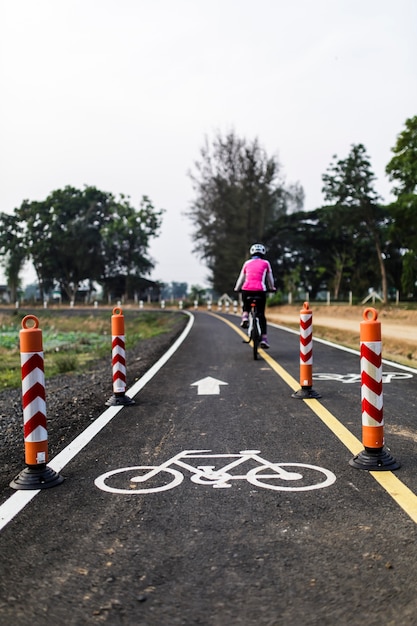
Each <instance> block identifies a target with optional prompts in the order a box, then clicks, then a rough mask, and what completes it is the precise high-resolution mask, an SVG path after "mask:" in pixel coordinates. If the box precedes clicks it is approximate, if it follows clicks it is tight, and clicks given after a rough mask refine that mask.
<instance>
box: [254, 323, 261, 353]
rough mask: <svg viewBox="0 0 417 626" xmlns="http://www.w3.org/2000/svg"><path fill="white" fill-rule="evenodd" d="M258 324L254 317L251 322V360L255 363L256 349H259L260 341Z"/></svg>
mask: <svg viewBox="0 0 417 626" xmlns="http://www.w3.org/2000/svg"><path fill="white" fill-rule="evenodd" d="M258 323H259V322H258V319H257V318H256V317H255V318H254V320H253V325H252V349H253V358H254V359H255V361H256V360H257V358H258V348H259V343H260V341H261V336H260V334H259V328H258Z"/></svg>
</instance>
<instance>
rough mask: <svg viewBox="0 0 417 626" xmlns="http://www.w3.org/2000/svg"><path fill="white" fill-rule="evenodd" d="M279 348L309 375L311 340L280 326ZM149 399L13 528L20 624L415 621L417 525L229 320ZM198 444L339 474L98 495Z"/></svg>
mask: <svg viewBox="0 0 417 626" xmlns="http://www.w3.org/2000/svg"><path fill="white" fill-rule="evenodd" d="M270 339H271V343H272V348H271V351H270V353H271V355H272V357H273V358H274V359H275V358H276V359H277V361H279V363H280V365H282V367H284V368H286V369H287V370H288V371H290V372H291V374H292V376H294V377H296V369H297V359H296V358H294V347H296V345H297V341H298V339H297V337H295V336H291V335H289V334H288V333H285V332H284V331H280V330H278V329H272V328H271V329H270ZM327 349H328V348H327V347H325V346H323V354H320V352H321V348H320V349H319V350H317V352H319V355H318V358H316V359H315V360H316V361H318V363H320V361H321V359H322V358H323V363H324V362H325V365H326V372H328V371H329V367H336V364H332V359H333V357H330V356H329V357H327V356H326V354H325V353H326V351H327ZM345 356H346V358H348V355H344V357H343V359H344V358H345ZM334 358H336V357H334ZM349 358H351V359H352V363H353V362H354V361H355V360H356V361H357V358H355V357H354V356H353V355H349ZM337 360H339V364H338V368H340V367H342V365H341V364H340V361H341V360H342V358H341V357H339V356H338V357H337ZM343 367H345V366H343ZM348 368H350V369H352V366H351V364H350V363H349V365H348ZM208 376H210V377H212V378H215V379H216V380H218V381H221V382H222V383H227V384H222V385H220V387H219V393H214V394H213V393H210V394H206V393H204V390H205V389H206V390H207V387H204V385H202V386H201V384H200V386H199V385H196V384H195V383H198V381H200V380H204V379H205V378H206V377H208ZM322 383H323V384H322ZM330 383H331V381H320V389H319V385H318V384H317V389H319V391H320V393H322V395H323V400H321V402H323V403H325V402H328V403H329V406H330V407H331V408H333V409H334V408H335V407H336V406H343V409H344V419H347V420H348V421H350V422H352V426H353V428H357V430H358V431H359V430H360V408H359V405H357V389H356V392H354V391H353V389H352V385H350V386H349V388H348V389H345V388H343V390H341V394H342V395H341V397H340V396H339V397H338V400H339V401H336V400H335V397H334V395H335V394H334V391H333V388H332V387H331V384H330ZM407 384H408V383H407ZM346 387H348V385H346ZM200 392H201V393H200ZM328 392H329V398H326V399H325V398H324V396H327V393H328ZM135 400H136V403H137V404H136V405H135V406H132V407H127V408H124V409H123V410H122V411H121V412H120V413H119V414H118V415H117V417H115V418H114V419H113V420H112V421H111V422H110V423H109V424H108V425H107V426H106V428H105V429H104V430H103V431H102V432H100V433H99V435H97V437H96V438H95V439H94V440H93V441H92V442H91V444H90V445H89V446H87V448H85V449H84V450H83V452H82V454H80V455H78V456H77V457H76V458H75V459H73V461H71V463H69V464H68V466H66V467H65V468H64V470H63V472H62V473H63V475H65V477H66V481H65V483H64V484H63V485H61V486H60V487H58V488H55V489H51V490H47V491H45V492H43V493H41V494H40V495H39V496H38V497H37V498H36V499H35V500H34V501H33V502H32V503H31V504H30V505H29V506H28V507H26V509H25V510H24V511H22V513H21V514H20V515H19V516H18V517H17V518H16V519H15V520H13V522H12V523H11V524H10V525H9V526H8V527H7V528H6V529H5V530H4V531H3V533H2V535H1V536H0V542H2V554H4V555H5V558H4V561H3V564H2V567H3V572H4V574H5V576H4V578H3V583H2V585H3V590H4V593H6V594H7V593H8V594H9V598H10V597H11V598H13V600H12V602H11V605H10V604H9V605H8V606H10V613H9V614H8V613H7V612H6V613H3V614H4V615H6V616H11V615H13V617H14V618H15V619H14V622H15V623H17V624H19V623H27V621H25V619H26V618H27V616H28V615H31V616H34V619H33V620H32V623H34V624H36V623H37V621H36V620H37V619H38V620H40V618H41V617H42V616H45V615H47V616H48V619H50V620H51V623H52V620H55V621H54V623H56V620H58V621H59V620H60V619H61V620H62V619H65V621H64V622H63V623H68V624H81V623H95V622H97V623H100V622H101V623H102V622H107V623H110V624H118V623H121V624H158V625H159V624H167V625H168V624H219V625H220V624H289V623H291V624H297V623H303V624H318V623H320V624H334V623H336V622H337V623H339V624H343V623H346V624H347V623H348V622H349V623H358V622H359V619H361V620H362V619H366V620H367V622H368V623H369V624H373V623H375V624H376V623H379V624H380V623H381V619H383V620H385V621H382V623H389V620H391V621H394V620H397V623H398V622H401V623H402V624H408V623H410V624H411V623H412V621H411V620H412V619H413V616H414V614H415V608H416V605H415V599H414V588H415V582H416V580H415V575H414V574H413V565H414V563H415V557H416V551H415V548H414V545H413V541H412V540H413V539H414V533H415V524H414V523H413V522H412V521H411V520H410V518H409V517H408V516H407V515H406V514H404V512H403V511H402V510H401V509H399V507H398V506H397V505H396V504H395V503H394V502H393V500H392V499H391V498H390V497H389V496H388V495H387V494H386V493H385V492H384V491H383V490H382V489H381V488H380V487H379V485H377V484H376V483H375V481H374V480H373V479H372V478H371V477H370V476H369V475H368V473H367V472H362V471H358V470H355V469H352V468H351V467H350V466H349V464H348V460H349V458H350V454H349V452H348V451H347V450H346V448H345V447H344V446H343V444H341V443H340V442H339V441H338V440H337V439H336V438H335V437H334V435H333V434H332V433H331V432H330V431H329V429H328V428H327V427H326V425H325V424H324V423H323V422H322V421H321V420H319V419H318V418H317V417H316V416H315V415H314V413H313V412H312V411H311V409H310V408H309V406H308V403H307V402H304V401H299V400H295V399H293V398H291V390H290V389H289V387H288V384H287V383H286V382H285V381H283V380H282V378H280V377H278V376H277V375H276V373H275V372H274V370H273V369H272V368H271V367H270V366H269V365H268V363H266V362H265V361H263V360H259V361H256V362H255V361H253V359H252V358H251V351H250V349H249V348H248V346H244V345H243V344H242V343H241V339H240V338H239V337H237V335H236V333H235V332H234V331H232V330H231V329H230V328H229V327H228V326H227V325H226V324H224V322H223V321H221V320H218V319H216V318H215V317H214V316H211V315H207V314H198V315H196V322H195V324H194V327H193V329H192V331H191V334H190V336H189V338H188V339H187V340H186V342H185V343H184V344H183V346H181V348H180V349H179V350H178V352H176V353H175V355H174V356H173V357H172V359H171V360H170V361H169V362H168V363H167V365H166V366H165V367H164V368H163V369H162V370H161V371H160V372H159V373H158V374H157V375H156V376H155V377H154V378H153V379H152V380H151V381H150V382H149V383H148V384H147V385H146V386H145V387H144V388H143V389H142V390H141V392H140V393H139V394H138V395H137V397H136V398H135ZM353 414H354V416H353ZM355 420H357V421H358V426H357V427H356V426H354V425H353V422H354V421H355ZM197 449H203V450H211V451H212V453H213V454H215V455H228V454H230V455H234V454H237V453H239V452H240V451H241V450H259V451H260V456H261V457H262V458H263V459H266V460H268V461H271V462H275V463H278V462H279V463H305V464H313V465H317V466H320V467H323V468H326V469H328V470H329V471H331V472H333V473H334V474H335V475H336V478H337V480H336V482H335V483H333V484H331V485H329V486H328V487H325V488H321V489H317V490H311V491H291V490H289V491H274V490H271V489H265V488H262V487H259V486H256V485H254V484H251V483H249V482H247V481H246V480H243V479H239V480H235V481H233V480H230V481H229V483H230V484H231V486H230V487H225V486H223V487H219V486H218V485H217V487H214V486H212V485H210V484H201V482H197V483H196V482H192V481H190V474H192V473H191V472H187V470H184V472H183V473H184V475H185V478H184V480H183V482H182V483H181V484H180V485H178V486H177V487H176V488H174V489H172V490H168V491H163V492H156V493H147V494H142V495H137V494H135V493H134V491H135V489H136V488H137V486H138V484H136V485H135V484H133V485H132V487H129V485H128V489H129V488H131V493H126V494H112V493H108V492H104V491H102V490H100V489H98V488H97V487H96V486H95V485H94V481H95V480H96V479H97V477H98V476H100V475H102V474H103V473H105V472H108V471H110V470H113V469H117V468H124V467H129V466H132V465H133V466H137V465H139V466H142V465H146V466H152V467H153V466H157V465H160V464H162V463H164V462H166V461H168V460H169V459H170V458H172V457H174V456H175V455H178V454H179V453H180V452H181V451H183V450H197ZM228 461H230V459H226V458H223V457H222V458H213V459H210V460H206V459H204V460H203V461H202V464H204V465H207V466H213V465H214V466H215V469H217V468H219V467H221V466H222V465H225V464H226V462H228ZM401 461H402V462H403V463H404V460H403V459H401ZM197 462H198V461H197ZM178 469H181V468H177V470H178ZM291 469H294V468H291ZM212 471H213V470H212ZM238 472H239V475H243V474H244V472H243V465H242V468H239V470H238ZM230 473H231V474H233V471H232V470H231V472H230ZM226 482H227V481H226ZM294 483H295V481H294ZM290 484H291V481H288V485H290ZM393 529H395V531H393ZM3 548H5V550H3ZM16 569H17V570H18V572H19V580H20V585H19V588H18V589H16V584H15V582H16ZM34 581H36V584H34ZM2 598H4V594H3V592H2ZM4 610H5V609H4V607H2V611H3V612H4ZM19 611H20V613H19ZM19 617H21V621H20V622H19ZM355 620H356V621H355ZM39 623H40V621H39Z"/></svg>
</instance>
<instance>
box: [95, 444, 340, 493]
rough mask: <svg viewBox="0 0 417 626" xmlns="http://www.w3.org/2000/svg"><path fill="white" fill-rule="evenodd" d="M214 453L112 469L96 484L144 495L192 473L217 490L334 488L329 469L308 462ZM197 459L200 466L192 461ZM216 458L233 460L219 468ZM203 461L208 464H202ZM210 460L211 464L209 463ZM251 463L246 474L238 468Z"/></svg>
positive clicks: (199, 452) (173, 484)
mask: <svg viewBox="0 0 417 626" xmlns="http://www.w3.org/2000/svg"><path fill="white" fill-rule="evenodd" d="M210 453H211V450H183V451H182V452H180V453H179V454H177V455H175V456H173V457H172V458H170V459H168V461H165V463H162V464H161V465H150V466H149V465H137V466H134V467H124V468H121V469H116V470H111V471H110V472H106V473H105V474H102V475H101V476H99V477H98V478H96V480H95V481H94V483H95V485H96V487H98V488H99V489H102V490H103V491H108V492H109V493H122V494H126V493H129V494H132V493H133V494H145V493H157V492H159V491H167V490H168V489H173V488H174V487H177V486H178V485H180V484H181V483H182V481H183V480H184V474H183V473H182V471H179V470H178V469H175V468H174V467H173V466H176V468H181V470H187V471H188V472H191V481H192V482H193V483H196V484H198V485H206V486H211V487H213V488H214V489H227V488H230V487H231V486H232V484H231V481H236V480H246V481H248V482H249V483H250V484H251V485H254V486H255V487H262V488H264V489H273V490H275V491H310V490H312V489H322V488H323V487H329V486H330V485H332V484H333V483H334V482H335V480H336V476H335V475H334V474H333V473H332V472H331V471H329V470H327V469H324V468H323V467H317V466H316V465H308V464H306V463H272V462H270V461H267V460H266V459H263V458H262V457H261V456H259V453H260V450H241V451H240V452H239V453H238V454H210ZM193 459H196V460H198V461H199V463H198V464H194V465H193V464H192V463H190V462H189V461H190V460H193ZM214 459H230V462H229V463H226V465H224V466H223V467H219V468H216V465H213V464H212V463H213V461H214ZM201 461H203V462H204V463H205V464H204V465H203V464H201ZM207 461H208V462H209V463H210V464H207ZM243 463H248V464H249V465H251V468H249V469H248V470H247V472H246V473H245V474H237V473H234V472H233V470H235V468H237V467H239V466H241V465H242V464H243Z"/></svg>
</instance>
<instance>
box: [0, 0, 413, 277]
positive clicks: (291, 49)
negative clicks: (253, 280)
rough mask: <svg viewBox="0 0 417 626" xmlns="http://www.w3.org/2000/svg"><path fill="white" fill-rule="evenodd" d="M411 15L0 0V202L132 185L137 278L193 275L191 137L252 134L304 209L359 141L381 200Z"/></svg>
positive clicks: (405, 74)
mask: <svg viewBox="0 0 417 626" xmlns="http://www.w3.org/2000/svg"><path fill="white" fill-rule="evenodd" d="M416 24H417V2H415V0H256V1H255V0H59V1H58V0H36V1H34V0H0V85H1V87H2V89H1V93H2V96H1V99H0V172H1V184H0V211H1V212H7V213H9V212H12V211H13V209H14V208H16V207H18V206H20V204H21V203H22V201H23V200H26V199H28V200H44V199H45V198H46V197H47V196H48V195H49V193H50V192H52V191H53V190H55V189H61V188H63V187H65V186H66V185H71V186H74V187H76V188H79V189H82V188H83V187H84V185H91V186H95V187H97V188H99V189H101V190H102V191H108V192H111V193H113V194H115V195H116V196H118V195H119V194H125V195H127V196H130V199H131V203H132V205H133V206H137V207H139V203H140V199H141V197H142V196H143V195H147V196H149V198H150V199H151V200H152V202H153V204H154V206H155V207H156V208H158V209H164V210H165V214H164V218H163V226H162V231H161V235H160V236H159V237H158V238H157V239H155V240H153V242H152V244H151V247H150V254H151V256H152V257H153V259H154V260H155V262H156V266H155V269H154V271H153V272H152V274H151V276H150V277H151V278H152V279H154V280H160V281H162V282H165V283H169V282H172V281H176V282H187V283H188V284H189V285H200V286H206V285H207V284H208V283H207V277H208V271H207V269H206V267H205V266H204V263H203V262H201V261H200V260H199V258H198V256H197V255H195V254H194V253H193V248H194V243H193V241H192V233H193V225H192V222H191V221H190V219H189V218H188V217H187V216H186V215H185V213H186V212H187V210H188V209H189V207H190V204H191V203H192V201H193V199H194V197H195V196H194V190H193V188H192V184H191V180H190V177H189V172H190V171H193V170H194V167H195V163H196V161H199V160H200V150H201V148H202V147H203V145H204V142H205V140H206V138H207V139H208V141H209V143H210V142H211V141H212V140H213V139H214V137H215V136H216V135H217V134H218V133H220V134H222V135H225V134H227V133H228V132H231V131H233V132H235V134H236V135H237V136H238V137H240V138H245V139H246V140H247V141H249V142H251V141H253V140H254V139H258V141H259V143H260V145H261V146H262V147H263V148H264V149H265V150H266V152H267V154H268V156H270V157H271V156H274V157H276V158H277V159H278V161H279V162H280V164H281V167H282V173H283V174H284V176H285V180H286V182H287V183H288V184H290V183H294V182H299V183H300V184H301V185H302V186H303V188H304V191H305V205H304V208H305V209H306V210H311V209H314V208H317V207H319V206H321V205H322V204H323V203H324V199H323V196H322V193H321V188H322V178H321V177H322V175H323V174H324V173H325V171H326V170H327V168H328V167H329V165H330V163H331V161H332V159H333V156H334V155H337V156H338V157H339V158H345V157H346V156H347V155H348V154H349V152H350V148H351V146H352V144H355V143H362V144H363V145H364V146H365V148H366V151H367V154H368V156H369V158H370V161H371V167H372V170H373V172H374V173H375V175H376V178H377V180H376V184H375V188H376V191H378V193H379V194H380V195H381V196H382V198H383V199H384V201H389V199H390V198H391V196H390V189H391V186H392V185H391V183H390V182H389V181H388V179H387V177H386V176H385V166H386V164H387V163H388V162H389V160H390V159H391V157H392V156H393V155H392V152H391V149H392V147H393V146H394V145H395V142H396V138H397V136H398V134H399V133H401V132H402V130H403V129H404V125H405V121H406V119H408V118H410V117H413V116H414V115H416V114H417V81H416V77H417V36H416ZM23 278H24V280H23V282H24V283H25V279H30V278H31V275H30V270H29V271H26V272H25V276H24V277H23ZM234 281H235V277H231V284H232V283H234ZM26 282H30V280H26Z"/></svg>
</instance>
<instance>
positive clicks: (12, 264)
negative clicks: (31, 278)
mask: <svg viewBox="0 0 417 626" xmlns="http://www.w3.org/2000/svg"><path fill="white" fill-rule="evenodd" d="M0 224H1V227H0V256H2V257H3V267H4V271H5V275H6V280H7V285H8V287H9V289H10V296H11V299H12V301H16V300H17V294H18V289H19V287H20V278H19V273H20V271H21V269H22V266H23V263H24V261H25V259H26V250H25V247H24V245H23V241H22V229H21V226H20V224H19V222H18V220H17V219H16V216H15V215H9V214H7V213H2V214H1V215H0Z"/></svg>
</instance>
